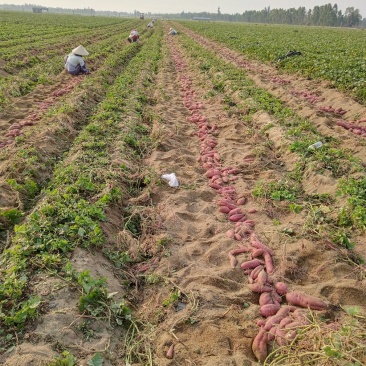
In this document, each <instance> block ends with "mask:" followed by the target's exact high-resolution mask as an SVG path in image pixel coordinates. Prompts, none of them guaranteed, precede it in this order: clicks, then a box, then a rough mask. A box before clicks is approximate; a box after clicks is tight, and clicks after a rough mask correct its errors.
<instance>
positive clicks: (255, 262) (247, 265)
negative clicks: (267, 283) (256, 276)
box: [240, 259, 263, 269]
mask: <svg viewBox="0 0 366 366" xmlns="http://www.w3.org/2000/svg"><path fill="white" fill-rule="evenodd" d="M261 264H263V261H260V260H259V259H253V260H251V261H246V262H243V263H242V264H241V265H240V268H241V269H253V268H256V267H258V266H260V265H261Z"/></svg>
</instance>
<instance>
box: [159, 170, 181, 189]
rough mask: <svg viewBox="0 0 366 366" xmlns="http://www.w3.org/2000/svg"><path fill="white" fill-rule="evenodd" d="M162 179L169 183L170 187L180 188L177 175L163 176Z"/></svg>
mask: <svg viewBox="0 0 366 366" xmlns="http://www.w3.org/2000/svg"><path fill="white" fill-rule="evenodd" d="M161 177H162V178H163V179H166V180H167V181H168V184H169V185H170V187H178V186H179V182H178V179H177V177H176V175H175V173H170V174H163V175H162V176H161Z"/></svg>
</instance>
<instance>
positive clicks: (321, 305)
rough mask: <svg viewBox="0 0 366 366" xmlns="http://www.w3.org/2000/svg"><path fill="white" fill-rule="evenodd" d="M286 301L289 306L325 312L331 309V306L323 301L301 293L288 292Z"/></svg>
mask: <svg viewBox="0 0 366 366" xmlns="http://www.w3.org/2000/svg"><path fill="white" fill-rule="evenodd" d="M286 300H287V302H288V303H289V304H293V305H298V306H301V307H303V308H310V309H312V310H325V309H328V308H329V305H328V304H326V303H325V302H324V301H323V300H321V299H319V298H317V297H313V296H310V295H308V294H305V293H303V292H300V291H291V292H288V293H287V294H286Z"/></svg>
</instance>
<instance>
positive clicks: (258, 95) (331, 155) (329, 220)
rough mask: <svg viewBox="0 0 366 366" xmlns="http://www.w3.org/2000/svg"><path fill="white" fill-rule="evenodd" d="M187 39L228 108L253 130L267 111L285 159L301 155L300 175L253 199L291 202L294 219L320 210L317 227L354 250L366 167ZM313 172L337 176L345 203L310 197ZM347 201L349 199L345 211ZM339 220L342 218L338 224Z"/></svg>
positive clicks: (362, 219) (363, 215)
mask: <svg viewBox="0 0 366 366" xmlns="http://www.w3.org/2000/svg"><path fill="white" fill-rule="evenodd" d="M182 39H184V44H185V45H186V47H187V50H188V49H189V53H190V54H191V55H192V57H196V58H197V59H198V60H200V62H201V64H200V69H201V70H202V71H203V72H206V73H209V74H210V75H211V77H212V82H213V85H214V86H213V87H214V90H216V91H217V92H219V93H223V94H225V97H224V100H226V103H227V105H228V108H230V109H232V110H235V109H238V108H244V109H245V111H246V112H245V113H246V115H244V116H243V122H244V123H245V124H247V125H249V126H251V122H250V119H251V117H252V116H253V114H254V113H256V112H257V110H263V111H265V112H267V113H269V114H270V115H272V116H273V117H274V118H275V120H276V121H277V123H278V124H279V125H280V126H281V128H282V129H283V130H284V133H285V135H286V140H287V143H288V151H287V152H285V151H280V152H279V153H280V154H284V153H287V154H288V153H296V154H297V156H298V158H297V159H298V160H297V162H296V164H295V167H294V169H293V170H292V171H291V172H290V173H287V174H285V175H284V177H283V179H282V180H280V181H277V182H270V183H262V182H258V183H257V185H256V187H253V194H254V195H255V196H257V197H262V198H265V199H267V200H273V201H274V202H276V201H278V202H279V201H282V202H286V203H287V205H288V206H287V210H288V212H289V213H290V212H293V211H295V212H296V211H297V212H298V213H300V212H301V211H303V210H304V211H303V213H304V212H305V211H307V210H308V209H309V207H311V210H313V209H314V207H316V210H317V211H319V212H318V215H320V216H321V218H318V219H317V220H315V222H314V224H315V225H319V226H322V225H324V226H326V227H327V229H326V230H324V229H322V230H321V232H322V235H325V236H326V237H327V239H329V240H331V241H333V242H336V243H337V244H339V245H340V246H342V247H346V248H347V249H352V248H353V247H354V246H355V243H356V238H357V236H358V235H359V234H362V233H363V232H364V230H365V229H366V210H365V209H364V203H365V202H366V201H365V200H366V196H365V195H364V193H363V192H364V191H363V187H364V186H365V182H366V178H365V169H364V165H363V163H362V161H360V160H359V159H356V158H354V157H353V154H352V152H351V151H345V150H343V149H339V148H338V146H339V141H337V139H335V138H331V137H329V136H324V135H322V134H321V133H320V132H319V131H317V129H316V128H315V127H314V126H313V125H312V124H311V123H310V122H309V121H307V120H305V119H303V118H301V117H299V116H297V115H296V114H295V113H294V112H293V111H292V110H290V109H289V108H287V107H286V106H285V105H284V104H283V102H281V101H280V100H278V99H277V98H275V97H274V96H272V95H271V94H270V93H268V92H266V91H264V90H262V89H259V88H257V87H256V86H255V85H254V84H253V82H252V81H251V80H250V79H248V78H247V77H246V75H245V72H244V71H242V70H240V69H238V68H236V67H234V66H232V65H230V64H228V63H226V62H224V61H222V60H219V59H218V58H217V57H215V55H214V54H212V53H210V52H208V51H206V50H204V49H202V48H201V47H200V46H199V45H198V44H196V43H195V42H194V41H192V40H189V39H188V38H186V37H182ZM223 71H225V72H223ZM234 91H235V92H236V93H238V94H239V96H240V99H241V100H242V101H244V102H243V104H242V105H240V107H239V106H238V104H237V102H236V101H235V99H233V97H231V96H230V95H232V94H233V93H234ZM274 127H275V124H274V123H273V124H268V125H267V126H265V127H263V131H262V133H263V134H264V135H265V134H266V133H268V131H270V130H271V128H274ZM251 128H252V129H253V133H254V130H255V129H256V126H254V125H253V126H251ZM316 141H324V145H323V146H322V148H321V149H318V150H317V149H315V150H309V149H308V146H310V145H311V144H313V143H315V142H316ZM267 144H268V143H267ZM257 153H259V152H257ZM309 169H313V170H315V171H317V173H318V174H326V175H328V174H331V176H332V177H333V178H334V179H338V181H339V185H338V192H339V193H340V195H341V196H342V198H341V199H340V198H339V197H331V196H330V195H327V194H323V195H316V194H314V195H313V196H309V195H307V194H305V192H304V190H303V188H302V187H303V182H304V181H305V178H304V174H305V172H307V171H308V170H309ZM360 174H362V176H363V178H361V179H356V178H355V177H359V175H360ZM342 199H346V202H347V203H346V204H345V205H344V203H343V201H342ZM336 202H337V203H336ZM341 202H342V203H341ZM323 205H327V206H329V207H332V209H331V210H330V211H329V212H328V213H326V212H323V211H324V207H323ZM334 207H337V209H334ZM311 210H309V211H308V215H309V216H311V215H312V214H313V212H312V211H311ZM334 214H336V217H335V218H334ZM315 232H316V230H315ZM307 234H308V233H307ZM355 260H356V262H358V261H362V258H355Z"/></svg>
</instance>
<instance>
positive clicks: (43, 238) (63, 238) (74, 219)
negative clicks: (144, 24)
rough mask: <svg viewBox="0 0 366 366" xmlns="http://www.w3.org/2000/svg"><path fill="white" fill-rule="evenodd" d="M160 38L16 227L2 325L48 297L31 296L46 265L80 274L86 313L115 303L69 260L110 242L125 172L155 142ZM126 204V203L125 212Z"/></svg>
mask: <svg viewBox="0 0 366 366" xmlns="http://www.w3.org/2000/svg"><path fill="white" fill-rule="evenodd" d="M161 36H162V33H161V32H155V33H154V34H153V35H152V36H151V37H150V38H149V39H148V40H146V41H145V43H144V45H143V46H142V48H141V51H140V52H139V53H137V54H136V55H135V56H134V57H133V59H132V60H131V61H130V62H129V64H128V66H126V68H125V69H124V70H123V72H122V73H121V74H120V75H119V76H118V77H117V78H116V79H115V82H114V84H113V86H112V87H111V88H110V89H109V91H108V93H107V96H106V98H105V100H104V101H103V102H102V103H101V104H100V105H99V107H98V109H97V111H96V112H95V114H94V115H93V116H92V117H91V118H90V120H89V122H90V123H89V124H88V125H87V126H86V127H85V128H84V129H83V130H82V132H81V133H80V134H79V136H78V137H77V139H76V140H75V141H74V144H73V147H72V148H71V149H70V151H69V152H68V154H67V156H65V159H64V160H63V161H62V162H60V163H59V164H58V166H57V168H56V169H55V171H54V175H53V178H52V179H51V181H50V184H49V185H48V187H47V189H45V190H44V192H43V199H42V201H41V202H40V203H39V204H38V206H37V207H36V208H35V209H34V210H33V212H32V213H31V214H30V215H29V216H27V217H26V219H25V220H24V222H23V223H22V224H21V225H18V226H16V228H15V236H14V238H13V239H12V240H11V245H10V247H9V248H8V249H6V250H5V251H4V253H3V255H2V259H1V262H0V272H1V278H2V281H1V283H0V309H1V311H0V324H1V327H2V329H8V330H10V329H12V327H14V326H16V327H22V325H23V324H24V322H25V321H27V320H29V319H30V318H32V317H34V316H36V313H37V310H36V309H37V307H38V305H39V304H40V301H41V299H40V298H39V297H37V296H32V294H31V293H29V288H28V284H29V283H30V281H31V278H32V275H34V274H35V273H36V272H37V271H39V270H41V269H42V268H47V269H48V270H50V271H56V272H59V273H60V275H61V276H62V275H67V276H69V275H70V274H72V275H74V277H75V280H76V281H78V283H79V284H81V285H82V292H83V293H82V296H81V298H80V304H79V308H80V311H82V312H87V313H88V312H90V311H92V310H94V311H95V310H96V309H95V308H94V306H95V307H97V306H98V307H99V308H100V303H101V301H103V302H109V301H110V300H108V299H107V290H106V288H105V283H104V282H103V281H101V280H93V279H91V278H90V275H89V274H88V272H85V273H83V274H82V275H83V277H81V274H76V273H75V271H73V269H72V266H71V264H70V263H69V261H68V259H67V258H68V256H69V254H68V253H71V252H72V251H73V250H74V248H75V247H76V246H79V247H85V248H88V247H94V248H99V250H101V249H102V247H104V248H106V246H107V244H108V243H106V241H107V238H106V236H105V234H104V233H103V230H102V226H101V223H102V222H103V221H105V220H106V209H107V207H108V206H114V207H116V206H115V204H116V203H118V204H119V205H120V204H121V199H122V198H123V199H125V198H126V196H127V195H128V184H126V176H128V174H129V173H130V172H132V171H133V170H134V167H133V164H134V162H136V159H139V158H140V157H142V156H143V155H144V153H145V152H146V149H148V146H149V140H148V137H147V132H148V129H149V127H148V126H147V125H146V124H145V123H146V120H145V121H144V105H146V103H147V99H146V91H147V90H148V88H150V87H151V86H152V80H153V78H152V75H153V73H154V72H155V71H156V67H157V63H158V61H159V58H160V39H161ZM134 46H135V45H133V46H132V47H134ZM116 154H117V155H118V156H121V158H122V159H126V160H128V161H129V162H128V163H127V165H122V166H121V165H120V166H118V165H117V166H116V165H114V166H113V159H114V156H115V155H116ZM112 166H113V167H112ZM122 209H123V208H122V207H120V208H119V210H120V213H121V214H122ZM62 268H63V270H62V271H61V269H62ZM83 281H84V282H83ZM87 283H88V284H89V286H87ZM83 284H84V285H85V286H83ZM90 284H91V285H90ZM99 311H100V310H99ZM127 313H128V310H127V309H126V308H125V306H124V304H119V305H118V306H117V307H115V316H116V318H119V319H120V321H122V320H123V319H124V317H125V315H126V314H127ZM93 314H94V315H95V312H94V313H93ZM117 323H119V321H117ZM4 341H5V339H4ZM4 346H6V345H5V344H2V347H4Z"/></svg>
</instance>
